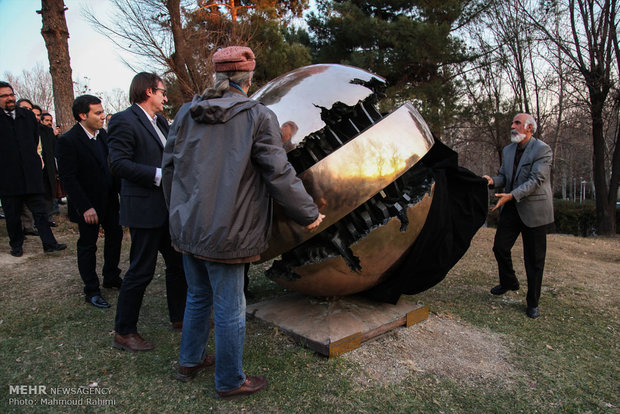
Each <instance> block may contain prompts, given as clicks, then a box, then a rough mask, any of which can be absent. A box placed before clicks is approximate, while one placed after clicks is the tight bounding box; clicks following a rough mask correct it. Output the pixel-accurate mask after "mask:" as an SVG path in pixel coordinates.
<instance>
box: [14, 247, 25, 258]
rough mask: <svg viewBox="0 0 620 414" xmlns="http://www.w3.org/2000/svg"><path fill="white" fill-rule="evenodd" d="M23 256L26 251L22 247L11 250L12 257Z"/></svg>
mask: <svg viewBox="0 0 620 414" xmlns="http://www.w3.org/2000/svg"><path fill="white" fill-rule="evenodd" d="M23 254H24V251H23V250H22V248H21V247H16V248H14V249H11V256H15V257H22V256H23Z"/></svg>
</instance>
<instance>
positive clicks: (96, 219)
mask: <svg viewBox="0 0 620 414" xmlns="http://www.w3.org/2000/svg"><path fill="white" fill-rule="evenodd" d="M72 109H73V117H74V118H75V120H76V121H77V123H76V124H75V125H74V126H73V128H71V129H70V130H69V131H68V132H67V133H66V134H64V135H62V136H61V137H60V139H59V140H58V145H57V150H58V151H57V155H58V170H59V174H60V180H61V182H62V185H63V186H64V189H65V191H66V192H67V199H68V202H69V204H68V209H69V219H70V220H71V221H72V222H74V223H77V224H78V229H79V231H80V238H79V239H78V241H77V263H78V269H79V271H80V277H81V278H82V281H83V282H84V294H85V295H86V302H87V303H90V304H91V305H93V306H96V307H98V308H109V307H110V305H109V304H108V303H107V302H106V301H105V299H104V298H103V297H102V296H101V291H100V289H99V278H98V277H97V270H96V265H97V258H96V253H97V238H98V236H99V227H100V226H101V227H103V230H104V232H105V244H104V247H103V269H102V274H103V287H105V288H117V289H118V288H120V287H121V282H122V279H121V278H120V277H119V275H120V273H121V270H120V269H119V268H118V263H119V261H120V255H121V243H122V240H123V229H122V228H121V226H120V224H119V217H118V216H119V202H118V194H119V190H120V181H119V180H118V178H115V177H113V176H112V174H111V173H110V169H109V167H108V161H107V160H108V145H107V139H108V136H107V134H106V132H105V130H103V129H102V128H103V121H104V119H105V114H104V112H103V106H102V105H101V100H100V99H99V98H97V97H95V96H92V95H82V96H78V97H77V98H76V99H75V101H73V108H72Z"/></svg>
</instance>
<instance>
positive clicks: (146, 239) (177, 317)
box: [114, 222, 187, 335]
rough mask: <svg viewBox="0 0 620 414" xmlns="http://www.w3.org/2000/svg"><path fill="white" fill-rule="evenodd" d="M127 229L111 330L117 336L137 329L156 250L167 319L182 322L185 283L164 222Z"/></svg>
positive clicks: (177, 256) (152, 270)
mask: <svg viewBox="0 0 620 414" xmlns="http://www.w3.org/2000/svg"><path fill="white" fill-rule="evenodd" d="M129 232H130V234H131V250H130V251H129V269H128V270H127V273H126V274H125V277H124V278H123V284H122V285H121V291H120V293H119V294H118V302H117V307H116V321H115V326H114V330H115V331H116V333H118V334H119V335H127V334H130V333H136V332H137V324H138V317H139V316H140V307H141V306H142V298H143V297H144V291H145V290H146V287H147V286H148V285H149V283H151V280H152V279H153V274H154V273H155V266H156V264H157V252H158V251H159V252H160V253H161V255H162V256H163V258H164V261H165V262H166V297H167V300H168V312H169V315H170V321H171V322H180V321H182V320H183V315H184V313H185V298H186V296H187V282H186V280H185V273H184V272H183V259H182V257H181V254H180V253H179V252H177V251H176V250H174V248H173V247H172V244H171V242H170V233H169V232H168V222H166V224H165V225H164V226H162V227H159V228H155V229H136V228H130V229H129Z"/></svg>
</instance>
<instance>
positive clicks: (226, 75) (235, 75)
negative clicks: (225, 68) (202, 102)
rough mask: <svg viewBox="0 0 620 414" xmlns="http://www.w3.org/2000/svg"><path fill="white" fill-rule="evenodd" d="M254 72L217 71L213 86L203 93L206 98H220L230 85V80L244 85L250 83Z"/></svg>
mask: <svg viewBox="0 0 620 414" xmlns="http://www.w3.org/2000/svg"><path fill="white" fill-rule="evenodd" d="M252 75H254V72H253V71H251V72H237V71H236V72H215V76H214V82H213V87H212V88H209V89H206V90H205V91H204V93H203V97H205V98H220V97H221V96H222V95H223V94H224V91H225V90H227V89H228V88H229V87H230V82H231V81H232V82H234V83H236V84H237V85H239V86H241V87H244V86H248V85H249V84H250V81H251V80H252Z"/></svg>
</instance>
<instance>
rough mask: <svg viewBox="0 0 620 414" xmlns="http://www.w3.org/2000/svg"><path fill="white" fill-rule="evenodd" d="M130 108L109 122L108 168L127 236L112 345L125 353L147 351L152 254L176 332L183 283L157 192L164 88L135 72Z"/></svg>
mask: <svg viewBox="0 0 620 414" xmlns="http://www.w3.org/2000/svg"><path fill="white" fill-rule="evenodd" d="M129 100H130V102H131V103H132V106H131V107H129V108H127V109H126V110H124V111H122V112H119V113H117V114H115V115H113V116H112V118H111V119H110V126H109V129H108V136H109V148H110V167H111V169H112V173H114V174H116V175H118V176H119V177H120V178H121V214H120V222H121V225H123V226H128V227H129V231H130V234H131V250H130V253H129V255H130V256H129V269H128V270H127V273H126V274H125V278H124V279H123V285H122V286H121V291H120V293H119V295H118V304H117V308H116V320H115V326H114V330H115V331H116V334H115V336H114V341H113V346H114V347H115V348H118V349H125V350H128V351H150V350H152V349H153V348H154V346H153V344H151V343H150V342H148V341H146V340H144V339H143V338H142V337H141V336H140V335H139V334H138V330H137V323H138V317H139V315H140V307H141V305H142V298H143V296H144V291H145V290H146V287H147V286H148V284H149V283H150V282H151V280H152V279H153V273H154V272H155V266H156V264H157V252H158V251H159V252H161V254H162V256H163V258H164V260H165V262H166V290H167V299H168V311H169V316H170V321H171V322H172V325H173V328H175V329H177V330H180V328H181V326H182V323H183V314H184V312H185V297H186V294H187V283H186V281H185V274H184V272H183V263H182V259H181V255H180V254H179V253H178V252H177V251H175V250H174V248H173V247H172V244H171V243H170V233H169V230H168V209H167V208H166V202H165V200H164V195H163V192H162V189H161V185H160V183H161V159H162V154H163V150H164V144H165V142H166V136H167V135H168V122H167V121H166V119H165V118H164V117H163V116H161V115H159V113H161V112H162V111H163V109H164V103H165V102H167V101H168V99H167V98H166V89H164V84H163V82H162V80H161V78H160V77H159V76H157V75H155V74H153V73H146V72H141V73H138V74H137V75H136V76H135V77H134V78H133V80H132V81H131V86H130V88H129Z"/></svg>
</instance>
